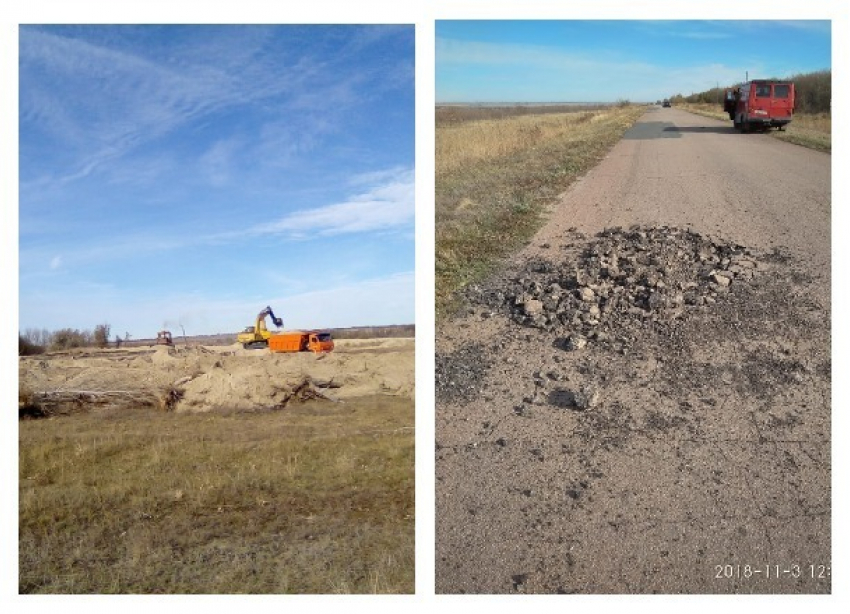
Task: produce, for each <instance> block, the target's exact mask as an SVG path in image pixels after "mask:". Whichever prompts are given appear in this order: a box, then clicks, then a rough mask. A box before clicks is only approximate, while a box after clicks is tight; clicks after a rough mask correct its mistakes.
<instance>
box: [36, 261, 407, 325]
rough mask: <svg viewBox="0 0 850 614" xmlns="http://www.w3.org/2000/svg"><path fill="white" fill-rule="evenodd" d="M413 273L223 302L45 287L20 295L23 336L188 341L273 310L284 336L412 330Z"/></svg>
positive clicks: (106, 288)
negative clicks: (305, 331)
mask: <svg viewBox="0 0 850 614" xmlns="http://www.w3.org/2000/svg"><path fill="white" fill-rule="evenodd" d="M414 290H415V275H414V273H413V271H406V272H401V273H397V274H393V275H387V276H385V277H378V278H371V279H365V280H350V281H348V282H344V283H339V284H337V285H333V286H324V285H323V281H322V280H317V282H316V285H315V288H314V289H312V290H311V291H309V292H304V293H300V294H295V295H291V296H280V295H273V294H269V295H261V296H258V297H256V298H255V299H252V300H250V301H249V300H239V301H227V300H221V299H220V298H219V297H216V296H205V295H203V294H202V293H181V294H172V295H162V294H155V295H150V296H147V297H138V296H130V295H128V294H125V292H124V291H121V290H119V289H117V288H114V287H109V286H99V285H96V284H91V285H83V286H82V287H79V286H77V287H69V286H65V287H60V286H46V287H44V288H42V289H41V290H40V291H38V292H36V293H33V294H24V295H22V296H21V322H20V329H21V330H25V329H27V328H39V329H41V328H47V329H49V330H57V329H59V328H66V327H71V328H80V329H91V328H93V327H94V326H95V325H96V324H98V323H101V322H106V323H109V324H110V325H111V326H112V330H113V331H114V332H115V333H116V334H120V335H122V336H123V335H124V333H125V332H129V333H130V335H131V337H132V338H134V339H141V338H151V337H154V336H155V335H156V332H157V331H158V330H161V329H162V328H168V329H170V330H171V331H172V332H177V333H178V334H181V333H182V330H181V328H180V327H181V325H182V326H183V327H184V328H185V330H186V334H187V335H205V334H216V333H234V334H235V333H237V332H239V331H240V330H242V329H243V328H244V327H245V326H248V325H249V324H251V323H253V321H254V317H255V316H256V314H257V312H258V311H259V310H260V309H262V308H263V307H264V306H266V305H271V307H272V308H273V309H274V311H275V314H276V315H277V316H278V317H281V318H282V319H283V321H284V327H285V328H287V329H296V328H320V327H321V328H343V327H350V326H381V325H385V324H411V323H413V322H414V318H415V300H414V298H415V292H414Z"/></svg>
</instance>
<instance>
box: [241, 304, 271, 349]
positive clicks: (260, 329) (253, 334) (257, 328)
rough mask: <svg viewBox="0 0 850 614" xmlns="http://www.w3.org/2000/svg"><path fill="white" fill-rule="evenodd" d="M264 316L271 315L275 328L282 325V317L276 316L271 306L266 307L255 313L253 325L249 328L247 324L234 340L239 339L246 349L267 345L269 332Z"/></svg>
mask: <svg viewBox="0 0 850 614" xmlns="http://www.w3.org/2000/svg"><path fill="white" fill-rule="evenodd" d="M266 317H271V319H272V322H274V325H275V326H276V327H277V328H280V327H281V326H283V319H281V318H279V317H277V316H276V315H275V314H274V311H272V308H271V307H266V308H265V309H263V310H262V311H261V312H260V313H258V314H257V321H256V322H255V323H254V327H253V328H251V327H250V326H249V327H248V328H247V329H245V331H244V332H242V333H239V334H238V335H237V336H236V340H237V341H239V343H241V344H242V345H243V346H244V347H245V348H246V349H247V348H255V347H268V344H269V337H270V336H271V333H270V332H269V330H268V329H267V328H266Z"/></svg>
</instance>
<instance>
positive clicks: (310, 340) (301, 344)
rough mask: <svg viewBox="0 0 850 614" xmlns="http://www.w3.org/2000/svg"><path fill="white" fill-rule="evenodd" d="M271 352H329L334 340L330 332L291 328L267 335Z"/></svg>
mask: <svg viewBox="0 0 850 614" xmlns="http://www.w3.org/2000/svg"><path fill="white" fill-rule="evenodd" d="M269 349H270V350H271V351H272V352H315V353H319V352H331V351H333V349H334V341H333V338H332V337H331V334H330V333H329V332H326V331H321V330H306V331H305V330H293V331H288V332H283V333H279V334H276V335H272V336H271V337H269Z"/></svg>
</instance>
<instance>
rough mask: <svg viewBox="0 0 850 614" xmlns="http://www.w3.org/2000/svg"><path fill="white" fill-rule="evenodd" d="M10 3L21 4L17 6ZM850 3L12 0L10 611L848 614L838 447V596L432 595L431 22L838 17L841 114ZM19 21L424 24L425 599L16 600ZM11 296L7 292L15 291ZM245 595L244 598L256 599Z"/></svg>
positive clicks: (839, 431) (837, 308)
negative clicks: (725, 613)
mask: <svg viewBox="0 0 850 614" xmlns="http://www.w3.org/2000/svg"><path fill="white" fill-rule="evenodd" d="M10 5H11V6H10ZM841 7H843V3H838V2H832V1H830V0H807V1H806V2H802V3H801V2H799V0H794V1H791V0H774V1H772V2H769V3H768V2H764V1H762V0H751V1H747V2H741V1H740V0H738V1H730V0H694V1H691V2H683V1H675V0H644V1H642V2H635V1H634V0H607V1H604V2H603V1H602V0H600V1H598V2H595V3H590V2H580V1H576V0H561V1H550V2H547V1H545V0H486V1H485V0H453V1H451V0H419V1H416V2H411V1H409V0H408V1H405V0H400V1H399V0H396V1H390V0H363V1H361V2H354V1H350V2H346V1H344V0H309V1H308V2H287V1H285V0H284V1H279V2H269V1H260V0H240V1H239V2H224V1H222V0H208V1H206V2H185V1H184V2H180V1H178V0H171V1H167V2H163V1H161V0H147V1H146V2H141V1H138V0H123V1H121V2H115V1H114V0H112V1H105V0H77V1H75V2H71V1H68V0H65V1H63V0H11V2H9V1H7V2H5V3H4V4H3V7H2V8H0V14H2V16H3V20H2V28H0V61H2V68H0V70H1V71H2V79H3V87H2V89H0V104H2V115H0V117H2V135H3V136H2V144H3V147H4V149H5V150H6V154H5V155H4V156H3V158H2V159H3V161H4V163H3V164H2V165H0V189H2V201H0V202H3V203H5V209H6V210H5V212H4V213H5V215H4V216H3V222H2V224H0V249H2V250H3V251H2V255H0V262H2V265H0V266H2V267H3V271H2V272H3V277H2V279H3V284H4V290H6V291H4V292H3V293H2V295H0V296H2V299H0V300H2V303H0V305H1V306H2V310H0V314H2V315H3V319H2V321H3V322H5V326H3V327H2V333H0V335H2V336H0V339H2V345H0V347H2V353H0V357H2V358H0V361H2V362H0V373H2V377H3V386H2V391H3V397H2V398H3V400H4V401H5V403H4V404H3V406H4V407H5V408H6V411H5V412H4V419H3V422H2V425H0V428H2V431H0V437H2V444H1V445H0V450H2V465H0V466H2V471H3V475H2V478H3V479H2V481H1V482H0V483H2V488H3V490H2V493H0V531H2V533H0V544H2V546H0V547H1V548H2V550H0V552H2V554H0V557H2V559H0V600H2V601H0V603H2V604H3V605H6V606H7V610H6V611H9V609H8V607H9V606H11V608H12V611H28V610H36V611H41V610H45V611H47V610H50V611H55V610H56V609H58V608H61V609H62V611H63V612H64V611H66V610H67V609H68V608H69V607H70V608H72V609H74V608H77V607H78V608H80V609H82V608H85V609H86V610H91V609H93V608H94V609H96V610H102V611H112V610H114V609H115V608H116V607H119V608H120V609H121V611H125V610H127V611H139V612H145V613H148V612H149V611H150V609H151V607H156V608H157V609H161V608H167V609H171V608H174V609H177V608H183V607H187V606H188V607H192V608H195V607H200V608H213V609H218V608H222V609H228V610H234V609H236V608H239V609H240V610H241V609H243V608H245V607H246V606H247V607H249V608H252V607H257V608H266V607H268V606H271V607H283V608H293V607H294V608H296V610H295V611H301V610H302V609H303V610H307V609H313V608H317V607H318V608H322V607H326V606H331V607H342V608H345V609H346V611H349V610H351V611H355V612H360V611H362V612H369V613H370V614H372V613H374V612H376V611H390V610H391V609H392V610H397V609H399V608H401V609H404V610H412V611H416V612H431V611H432V610H434V609H435V608H441V609H448V610H450V611H461V610H467V609H470V608H476V609H478V608H484V609H486V610H488V611H489V610H492V609H494V608H495V610H496V611H498V612H502V611H505V612H507V611H515V610H516V609H517V608H522V609H523V610H525V609H526V608H529V607H534V608H540V607H544V608H552V610H553V611H559V610H560V611H565V610H567V609H571V608H574V607H582V606H584V607H600V606H607V605H613V606H614V607H618V606H625V607H628V608H630V609H633V608H635V607H636V606H637V607H638V608H640V607H641V606H645V607H647V609H650V608H651V609H652V610H653V611H656V612H657V611H661V612H664V611H671V612H673V611H675V612H681V611H682V610H684V609H687V610H693V609H697V610H706V611H708V610H709V609H711V610H712V611H714V610H716V609H717V608H718V607H719V608H723V609H724V610H728V609H732V610H739V609H740V610H741V611H744V610H746V611H748V612H749V611H760V610H762V608H764V607H769V608H771V610H772V611H776V610H778V611H783V610H785V609H786V608H787V609H788V610H789V611H790V610H791V609H792V608H793V610H794V611H797V610H801V609H817V610H820V611H824V610H826V611H837V609H838V605H839V603H841V602H843V601H844V600H845V599H846V597H847V594H848V590H847V587H848V585H850V582H848V574H847V573H846V571H845V570H846V564H847V557H846V546H847V543H848V541H847V536H848V532H847V530H846V528H845V525H846V520H845V519H847V518H850V516H848V513H847V511H848V509H847V505H846V495H847V488H846V484H847V471H846V467H847V466H848V461H847V452H846V448H845V447H844V446H841V445H837V446H836V445H834V446H833V460H832V469H833V493H832V494H833V506H832V518H833V532H832V542H833V560H832V568H833V582H832V587H833V595H832V596H831V597H810V596H801V597H788V596H786V597H776V598H772V597H763V596H760V597H744V596H730V597H714V598H713V597H700V596H681V597H672V596H662V597H651V596H620V597H603V596H525V597H488V596H477V597H460V596H435V595H434V592H433V587H434V448H433V441H434V313H433V304H434V285H433V284H434V252H433V242H434V226H433V222H434V204H433V202H434V199H433V194H434V179H433V177H434V160H433V156H434V154H433V152H434V121H433V102H434V93H435V92H434V21H435V20H436V19H685V18H687V19H731V18H735V19H779V18H783V19H786V18H787V19H832V23H833V30H832V40H833V66H832V71H833V78H834V103H835V104H834V107H835V108H836V109H838V110H839V114H840V113H841V112H842V110H846V109H848V108H850V107H848V105H847V102H848V97H847V82H846V75H847V68H848V67H847V58H848V57H850V52H848V48H847V45H846V41H847V40H848V39H850V28H848V23H850V20H848V17H850V15H848V11H847V9H843V8H841ZM22 23H191V24H194V23H414V24H416V30H417V31H416V45H417V48H416V103H417V110H416V121H417V126H416V178H417V187H416V198H417V200H416V236H417V242H416V277H417V283H416V328H417V347H416V410H417V411H416V432H417V448H416V463H417V482H416V538H417V539H416V543H417V552H416V566H417V569H416V595H415V596H387V597H383V596H381V597H359V596H358V597H351V596H340V597H310V596H306V597H275V596H271V597H247V598H243V597H217V596H216V597H182V596H174V597H143V596H136V597H98V598H95V597H91V598H87V597H67V596H66V597H63V596H56V597H20V596H18V595H17V591H18V578H17V564H18V563H17V555H16V554H17V511H18V510H17V503H18V499H17V462H18V461H17V418H16V417H14V416H13V414H12V407H13V405H12V403H13V401H14V399H13V396H14V392H15V390H16V389H17V354H16V351H17V350H16V347H17V343H16V340H15V339H14V336H15V333H16V328H17V311H18V302H17V298H18V296H17V288H18V286H17V271H18V267H17V263H18V259H17V257H18V254H17V247H18V237H17V202H18V200H17V197H18V194H17V177H18V158H17V135H18V122H17V120H18V114H17V53H18V51H17V50H18V46H17V45H18V32H17V28H18V24H22ZM833 130H834V134H833V160H837V161H838V162H834V163H833V168H834V169H838V168H842V169H843V168H847V147H846V144H847V128H846V124H842V123H841V122H836V123H835V125H834V127H833ZM836 175H839V176H837V177H834V178H833V209H832V210H833V221H832V229H833V243H832V248H833V263H834V265H833V271H832V273H833V288H838V289H841V288H844V287H846V286H845V284H844V281H845V279H844V278H845V275H846V273H845V270H844V269H843V268H842V266H841V264H842V263H846V262H848V260H847V251H846V247H845V244H846V243H847V242H846V241H843V233H842V231H844V230H846V229H847V225H846V223H847V217H846V213H845V211H846V210H847V205H848V199H847V181H846V176H847V173H846V171H845V172H844V173H843V176H842V175H840V174H838V173H836ZM6 284H8V285H9V287H10V288H11V289H12V291H11V292H10V291H8V289H9V288H7V287H6ZM844 297H845V295H844V294H842V293H841V292H838V291H835V292H834V293H833V305H832V311H833V313H836V314H839V317H838V318H833V331H832V334H833V351H834V356H833V372H834V373H835V374H841V373H846V371H847V370H846V368H845V367H846V366H847V361H846V359H845V356H846V349H845V348H846V347H847V326H846V325H845V324H844V323H843V321H842V318H841V317H840V316H841V315H843V314H845V313H847V312H848V310H847V307H848V305H847V300H846V298H844ZM846 392H847V391H846V384H845V383H844V381H843V378H841V377H836V378H835V380H834V381H833V406H832V415H833V418H834V419H833V429H832V437H833V441H834V442H839V443H840V442H841V441H842V437H843V436H844V435H845V434H846V433H847V432H848V430H847V424H848V420H847V418H846V417H845V416H846V413H845V409H846V399H847V394H846ZM246 601H247V603H246Z"/></svg>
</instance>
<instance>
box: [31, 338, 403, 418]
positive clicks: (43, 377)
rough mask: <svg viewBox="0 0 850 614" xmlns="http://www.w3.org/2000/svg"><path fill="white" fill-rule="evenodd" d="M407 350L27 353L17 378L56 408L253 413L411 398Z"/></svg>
mask: <svg viewBox="0 0 850 614" xmlns="http://www.w3.org/2000/svg"><path fill="white" fill-rule="evenodd" d="M413 355H414V342H413V339H356V340H355V339H352V340H338V341H336V349H335V351H333V352H331V353H328V354H320V355H315V354H312V353H310V352H302V353H295V354H272V353H270V352H269V350H267V349H261V350H246V349H243V348H242V346H241V345H239V344H233V345H231V346H201V345H189V346H183V345H182V344H179V343H178V345H177V346H176V347H167V346H154V347H150V348H143V347H140V348H130V349H126V350H102V351H75V352H70V353H66V354H56V355H43V356H32V357H25V358H22V359H21V361H20V374H19V381H20V387H21V391H22V393H23V395H25V396H26V395H29V396H30V397H32V398H34V399H36V400H38V401H40V403H39V404H41V405H45V404H46V405H47V406H49V407H50V408H51V409H54V410H55V411H57V412H59V413H73V412H74V411H79V410H92V409H94V410H96V409H98V408H99V407H103V406H109V407H115V406H116V405H119V406H120V405H125V406H133V405H139V404H141V405H151V406H154V407H160V408H163V407H162V406H161V404H162V403H167V404H168V409H169V410H172V411H178V412H181V411H184V412H204V411H213V410H225V411H231V410H236V411H254V410H268V409H279V408H281V407H283V406H285V404H286V403H287V402H289V400H290V399H291V398H293V394H294V395H295V397H298V395H303V394H304V393H305V392H308V393H310V392H315V393H319V394H322V395H323V396H326V397H328V398H330V399H333V400H345V399H349V398H354V397H365V396H372V395H381V394H387V395H393V396H400V397H405V398H410V399H412V398H413V395H414V381H413V377H414V369H413ZM305 382H307V383H308V386H309V390H305V388H304V384H305ZM54 399H58V400H60V401H61V402H60V403H58V404H57V403H54V402H52V401H53V400H54Z"/></svg>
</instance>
